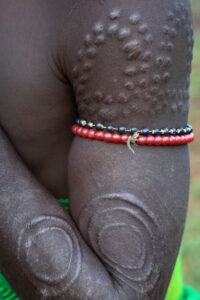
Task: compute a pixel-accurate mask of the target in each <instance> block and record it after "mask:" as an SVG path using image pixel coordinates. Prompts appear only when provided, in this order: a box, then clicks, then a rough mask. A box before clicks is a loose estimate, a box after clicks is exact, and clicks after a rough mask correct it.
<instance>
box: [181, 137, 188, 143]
mask: <svg viewBox="0 0 200 300" xmlns="http://www.w3.org/2000/svg"><path fill="white" fill-rule="evenodd" d="M186 140H187V138H186V136H185V135H181V144H185V143H186Z"/></svg>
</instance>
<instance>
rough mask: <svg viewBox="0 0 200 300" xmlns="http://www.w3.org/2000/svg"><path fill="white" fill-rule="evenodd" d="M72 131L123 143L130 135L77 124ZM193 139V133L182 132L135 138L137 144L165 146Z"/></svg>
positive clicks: (91, 137) (181, 143)
mask: <svg viewBox="0 0 200 300" xmlns="http://www.w3.org/2000/svg"><path fill="white" fill-rule="evenodd" d="M72 132H73V133H74V134H75V135H77V136H80V137H85V138H89V139H96V140H99V141H105V142H113V143H123V144H126V143H127V141H128V138H129V136H130V135H128V134H125V133H124V134H119V133H111V132H104V131H99V130H95V129H89V128H84V127H82V126H79V125H77V124H75V125H73V126H72ZM193 140H194V134H193V133H189V134H182V135H171V136H159V135H158V136H153V135H143V134H141V135H139V136H138V138H137V143H138V145H154V146H166V145H183V144H187V143H190V142H192V141H193Z"/></svg>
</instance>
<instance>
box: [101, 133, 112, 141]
mask: <svg viewBox="0 0 200 300" xmlns="http://www.w3.org/2000/svg"><path fill="white" fill-rule="evenodd" d="M103 138H104V141H105V142H111V141H112V134H111V133H110V132H106V133H105V134H104V137H103Z"/></svg>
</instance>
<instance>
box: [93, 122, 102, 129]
mask: <svg viewBox="0 0 200 300" xmlns="http://www.w3.org/2000/svg"><path fill="white" fill-rule="evenodd" d="M95 127H96V129H97V130H101V129H102V128H103V124H102V123H97V124H96V126H95Z"/></svg>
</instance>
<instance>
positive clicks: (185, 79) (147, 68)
mask: <svg viewBox="0 0 200 300" xmlns="http://www.w3.org/2000/svg"><path fill="white" fill-rule="evenodd" d="M70 30H71V32H70V33H69V38H70V41H71V43H70V46H68V52H69V57H70V60H67V65H68V70H67V73H68V76H69V79H70V81H71V83H72V85H73V89H74V92H75V95H76V102H77V106H78V111H79V114H80V117H81V118H85V119H87V120H91V121H94V122H97V121H101V122H104V123H111V122H112V124H114V125H116V126H118V125H120V124H124V125H135V126H136V127H142V126H145V127H152V126H154V125H156V126H158V127H162V126H180V125H181V126H182V125H183V124H185V123H186V122H187V114H188V99H189V92H188V87H189V77H190V70H191V58H192V45H193V35H192V19H191V11H190V5H189V1H187V0H184V1H173V0H169V1H152V0H151V1H130V0H126V1H117V2H116V1H104V2H103V4H102V3H101V2H100V1H87V2H83V3H82V4H80V5H79V6H78V8H76V9H75V10H74V12H73V26H72V27H71V28H70ZM66 59H67V58H66ZM133 123H134V124H133Z"/></svg>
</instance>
